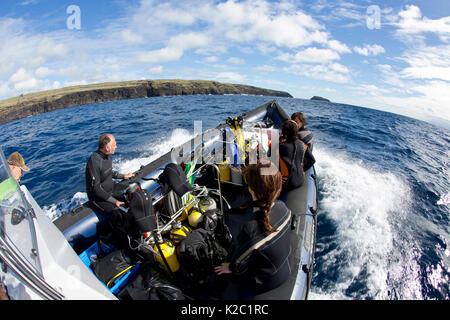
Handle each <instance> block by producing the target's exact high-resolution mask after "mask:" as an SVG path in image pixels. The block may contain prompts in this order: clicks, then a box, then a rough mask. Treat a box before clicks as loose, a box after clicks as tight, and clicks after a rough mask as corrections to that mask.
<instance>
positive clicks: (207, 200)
mask: <svg viewBox="0 0 450 320" xmlns="http://www.w3.org/2000/svg"><path fill="white" fill-rule="evenodd" d="M198 208H199V209H200V211H201V212H206V211H208V210H214V209H217V204H216V201H214V199H213V198H211V197H203V198H201V199H200V201H199V202H198Z"/></svg>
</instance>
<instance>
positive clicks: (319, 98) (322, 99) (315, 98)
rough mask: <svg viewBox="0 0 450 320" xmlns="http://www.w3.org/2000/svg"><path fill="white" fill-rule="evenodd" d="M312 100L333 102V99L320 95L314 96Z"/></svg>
mask: <svg viewBox="0 0 450 320" xmlns="http://www.w3.org/2000/svg"><path fill="white" fill-rule="evenodd" d="M310 100H318V101H326V102H331V101H330V100H328V99H327V98H323V97H319V96H314V97H312V98H311V99H310Z"/></svg>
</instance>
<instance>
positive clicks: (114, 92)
mask: <svg viewBox="0 0 450 320" xmlns="http://www.w3.org/2000/svg"><path fill="white" fill-rule="evenodd" d="M194 94H219V95H220V94H249V95H263V96H278V97H290V98H292V96H291V95H290V94H289V93H287V92H284V91H276V90H270V89H263V88H258V87H253V86H247V85H241V84H230V83H221V82H217V81H207V80H136V81H124V82H106V83H97V84H90V85H81V86H73V87H66V88H61V89H56V90H47V91H41V92H35V93H29V94H24V95H20V96H18V97H14V98H10V99H6V100H3V101H0V124H4V123H7V122H10V121H14V120H18V119H21V118H25V117H28V116H31V115H36V114H39V113H43V112H48V111H52V110H57V109H63V108H68V107H74V106H80V105H85V104H91V103H97V102H106V101H113V100H123V99H134V98H146V97H157V96H172V95H194Z"/></svg>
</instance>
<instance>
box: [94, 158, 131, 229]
mask: <svg viewBox="0 0 450 320" xmlns="http://www.w3.org/2000/svg"><path fill="white" fill-rule="evenodd" d="M123 177H124V176H123V174H119V173H118V172H116V171H114V170H113V169H112V159H111V157H110V156H109V155H106V154H104V153H103V152H101V151H100V150H97V151H95V152H93V153H92V155H91V157H90V158H89V160H88V162H87V165H86V192H87V195H88V199H89V201H91V203H92V204H93V205H94V206H95V207H96V208H99V209H100V210H101V213H106V214H110V213H111V212H113V211H114V210H116V209H117V208H118V207H117V206H116V200H120V201H123V197H121V194H122V193H123V190H124V189H125V188H126V186H122V185H119V184H117V183H114V181H113V179H123ZM117 198H119V199H117ZM99 218H100V220H102V219H101V218H106V217H104V216H102V217H99Z"/></svg>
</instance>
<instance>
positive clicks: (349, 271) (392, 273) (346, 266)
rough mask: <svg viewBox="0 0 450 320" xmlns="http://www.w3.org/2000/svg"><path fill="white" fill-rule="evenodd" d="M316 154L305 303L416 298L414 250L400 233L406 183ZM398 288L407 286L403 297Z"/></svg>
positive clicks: (333, 155) (342, 158)
mask: <svg viewBox="0 0 450 320" xmlns="http://www.w3.org/2000/svg"><path fill="white" fill-rule="evenodd" d="M314 151H315V152H314V153H315V157H316V159H317V163H316V169H317V173H318V181H319V215H318V234H317V244H316V255H315V267H314V268H315V269H314V274H315V277H314V278H313V281H312V286H311V292H310V294H309V299H320V300H323V299H339V300H342V299H390V298H412V299H413V298H418V297H417V295H420V283H419V280H418V279H419V276H420V275H419V274H418V271H419V270H418V269H419V267H418V264H417V258H416V257H415V253H416V252H415V251H414V249H413V248H414V247H415V246H414V244H413V243H410V242H409V241H411V239H412V236H411V235H409V234H408V232H405V231H404V230H403V228H404V225H405V224H406V223H407V222H406V216H407V212H408V210H409V207H410V203H411V201H410V199H409V198H410V194H411V192H410V188H409V187H408V185H407V183H405V182H404V181H402V179H401V178H400V177H399V176H397V175H395V174H394V173H391V172H386V171H384V172H381V171H379V170H377V169H375V168H371V167H369V166H368V165H366V164H365V163H364V162H363V161H362V160H358V159H353V158H351V157H350V156H348V155H346V154H343V153H339V152H336V151H330V150H324V149H320V148H317V149H315V150H314ZM408 242H409V243H408ZM405 248H410V249H406V250H405ZM399 250H402V252H400V251H399ZM405 278H408V279H405ZM399 283H402V285H403V286H407V287H408V288H401V289H400V292H402V297H399V293H398V291H397V290H398V288H396V287H395V286H396V285H398V284H399ZM405 293H406V296H405Z"/></svg>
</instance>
